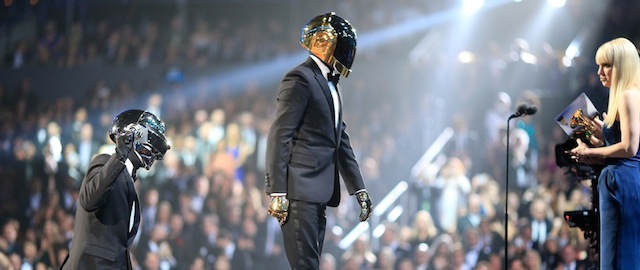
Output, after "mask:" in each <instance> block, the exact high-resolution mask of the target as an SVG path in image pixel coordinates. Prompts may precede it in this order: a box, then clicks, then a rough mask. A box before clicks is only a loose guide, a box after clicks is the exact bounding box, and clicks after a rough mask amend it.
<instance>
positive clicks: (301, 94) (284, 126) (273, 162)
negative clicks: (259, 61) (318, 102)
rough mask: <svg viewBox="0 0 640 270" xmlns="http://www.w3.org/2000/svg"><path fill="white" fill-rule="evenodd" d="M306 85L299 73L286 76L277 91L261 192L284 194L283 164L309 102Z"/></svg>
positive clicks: (285, 177) (284, 170)
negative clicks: (263, 185) (274, 114)
mask: <svg viewBox="0 0 640 270" xmlns="http://www.w3.org/2000/svg"><path fill="white" fill-rule="evenodd" d="M308 87H309V82H308V81H307V80H306V79H305V78H304V77H303V76H302V74H300V73H295V72H294V73H289V74H287V75H286V76H285V78H284V79H283V80H282V82H281V83H280V89H279V90H278V96H277V105H276V119H275V120H274V122H273V124H272V125H271V129H270V130H269V136H268V138H267V157H266V162H267V166H266V170H267V171H266V175H265V178H266V179H265V181H266V182H265V191H266V193H267V194H271V193H286V192H287V164H289V160H290V144H291V141H292V140H293V136H294V135H295V132H296V130H297V129H298V127H299V125H300V122H301V121H302V119H303V117H304V113H305V110H306V108H307V104H308V102H309V98H310V93H309V89H308Z"/></svg>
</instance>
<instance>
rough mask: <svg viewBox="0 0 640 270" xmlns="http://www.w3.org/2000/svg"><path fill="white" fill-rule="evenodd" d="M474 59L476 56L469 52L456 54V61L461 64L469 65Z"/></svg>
mask: <svg viewBox="0 0 640 270" xmlns="http://www.w3.org/2000/svg"><path fill="white" fill-rule="evenodd" d="M475 59H476V56H475V55H474V54H473V53H472V52H470V51H462V52H460V53H459V54H458V61H460V63H463V64H469V63H471V62H473V61H474V60H475Z"/></svg>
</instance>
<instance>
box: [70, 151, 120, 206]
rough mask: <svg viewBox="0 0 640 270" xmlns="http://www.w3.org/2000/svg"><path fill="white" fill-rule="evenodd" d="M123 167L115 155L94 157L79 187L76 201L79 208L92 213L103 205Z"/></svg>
mask: <svg viewBox="0 0 640 270" xmlns="http://www.w3.org/2000/svg"><path fill="white" fill-rule="evenodd" d="M124 167H125V166H124V164H123V163H122V162H120V160H118V158H116V157H115V155H111V156H110V155H105V154H103V155H99V156H96V157H95V158H94V159H93V160H92V161H91V164H90V165H89V169H88V170H87V175H86V176H85V178H84V181H82V185H81V187H80V194H79V199H78V201H79V203H80V206H81V207H82V208H83V209H84V210H85V211H87V212H93V211H95V210H96V209H98V208H99V207H100V206H101V205H102V204H104V202H105V200H106V198H107V197H108V196H109V193H110V192H111V189H112V187H113V183H114V182H115V180H116V178H118V175H119V174H120V173H121V172H122V170H123V169H124Z"/></svg>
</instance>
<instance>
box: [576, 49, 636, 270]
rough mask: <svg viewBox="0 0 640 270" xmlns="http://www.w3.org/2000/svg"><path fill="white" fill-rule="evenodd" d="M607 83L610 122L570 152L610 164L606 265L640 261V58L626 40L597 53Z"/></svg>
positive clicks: (603, 232) (603, 212)
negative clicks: (590, 145) (639, 149)
mask: <svg viewBox="0 0 640 270" xmlns="http://www.w3.org/2000/svg"><path fill="white" fill-rule="evenodd" d="M595 60H596V63H597V64H598V76H599V77H600V81H601V82H602V85H603V86H605V87H607V88H609V106H608V111H607V114H605V115H604V122H603V121H600V120H599V119H595V123H596V125H597V126H598V127H599V130H598V132H595V134H594V136H592V137H591V138H590V141H591V143H592V145H597V146H600V147H593V148H591V147H589V146H588V145H587V144H586V143H585V142H582V141H580V140H579V139H578V140H577V143H578V146H577V147H576V148H574V149H572V150H571V151H570V153H571V155H572V157H573V158H574V159H576V160H577V161H578V162H583V163H594V162H596V161H600V162H604V165H606V167H605V168H604V169H603V170H602V173H601V174H600V178H599V180H598V193H599V196H600V203H599V207H600V221H601V224H600V239H601V240H600V269H630V268H633V267H638V266H639V265H640V219H638V217H639V216H640V207H639V205H640V172H639V171H640V153H638V148H639V147H638V145H639V144H640V89H639V87H640V58H639V57H638V51H637V49H636V47H635V46H634V45H633V43H631V42H630V41H629V40H627V39H625V38H617V39H614V40H611V41H609V42H607V43H604V44H603V45H602V46H600V48H598V51H597V52H596V57H595Z"/></svg>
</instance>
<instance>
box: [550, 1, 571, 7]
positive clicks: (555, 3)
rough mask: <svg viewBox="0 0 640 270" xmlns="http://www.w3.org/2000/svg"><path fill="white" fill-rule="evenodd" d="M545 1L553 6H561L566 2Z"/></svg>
mask: <svg viewBox="0 0 640 270" xmlns="http://www.w3.org/2000/svg"><path fill="white" fill-rule="evenodd" d="M547 3H549V5H551V6H552V7H554V8H561V7H564V5H565V4H566V3H567V0H547Z"/></svg>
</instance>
